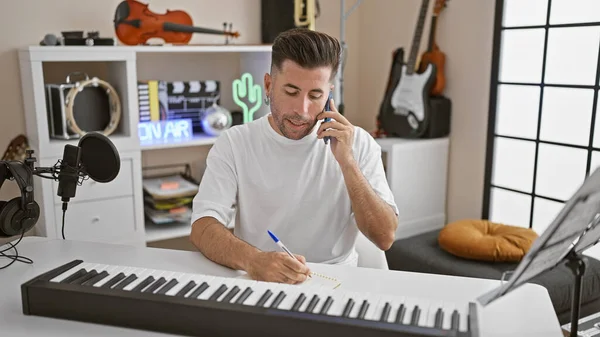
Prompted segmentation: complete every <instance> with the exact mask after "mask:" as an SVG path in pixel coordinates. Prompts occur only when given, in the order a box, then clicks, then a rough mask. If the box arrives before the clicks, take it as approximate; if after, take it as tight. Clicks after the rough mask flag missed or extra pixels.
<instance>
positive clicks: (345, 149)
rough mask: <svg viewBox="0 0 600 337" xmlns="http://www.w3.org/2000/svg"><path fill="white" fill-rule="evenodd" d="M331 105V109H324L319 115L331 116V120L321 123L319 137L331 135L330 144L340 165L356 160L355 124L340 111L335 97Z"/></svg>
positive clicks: (319, 117) (323, 117)
mask: <svg viewBox="0 0 600 337" xmlns="http://www.w3.org/2000/svg"><path fill="white" fill-rule="evenodd" d="M329 105H330V106H331V111H323V112H321V113H320V114H319V115H318V116H317V119H319V120H323V119H325V118H327V117H329V118H331V120H330V121H329V122H323V123H321V126H320V127H319V130H318V131H317V137H318V138H319V139H323V138H325V137H326V136H330V139H329V145H330V146H331V151H332V152H333V155H334V157H335V159H336V160H337V161H338V163H339V164H340V165H346V164H349V163H351V162H352V161H353V160H354V154H353V153H352V143H353V142H354V125H352V124H351V123H350V122H349V121H348V120H347V119H346V117H344V116H343V115H342V114H340V113H339V111H338V110H337V108H336V107H335V105H334V102H333V99H331V102H330V104H329Z"/></svg>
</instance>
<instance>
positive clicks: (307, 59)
mask: <svg viewBox="0 0 600 337" xmlns="http://www.w3.org/2000/svg"><path fill="white" fill-rule="evenodd" d="M272 50H273V52H272V56H271V69H273V67H276V68H277V70H281V65H282V64H283V61H285V60H291V61H293V62H295V63H297V64H298V65H299V66H301V67H303V68H307V69H313V68H317V67H327V66H329V67H331V78H330V80H331V79H332V78H334V77H335V76H336V74H337V71H338V67H339V64H340V60H341V55H342V47H341V44H340V42H339V41H338V40H337V39H336V38H334V37H332V36H330V35H327V34H325V33H322V32H318V31H313V30H310V29H307V28H292V29H289V30H286V31H284V32H282V33H280V34H279V35H278V36H277V37H276V38H275V40H274V41H273V47H272Z"/></svg>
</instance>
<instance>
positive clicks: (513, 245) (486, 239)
mask: <svg viewBox="0 0 600 337" xmlns="http://www.w3.org/2000/svg"><path fill="white" fill-rule="evenodd" d="M537 237H538V235H537V233H536V232H535V231H534V230H532V229H530V228H523V227H518V226H512V225H505V224H500V223H493V222H490V221H488V220H478V219H466V220H460V221H456V222H453V223H450V224H448V225H446V226H445V227H444V228H442V230H441V231H440V233H439V235H438V244H439V245H440V247H441V248H442V249H444V250H445V251H447V252H449V253H450V254H453V255H456V256H460V257H463V258H466V259H472V260H482V261H492V262H518V261H520V260H521V259H522V258H523V256H525V254H527V252H528V251H529V248H531V245H532V244H533V241H535V239H537Z"/></svg>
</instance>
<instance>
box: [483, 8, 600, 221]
mask: <svg viewBox="0 0 600 337" xmlns="http://www.w3.org/2000/svg"><path fill="white" fill-rule="evenodd" d="M599 1H600V0H599ZM547 2H548V8H547V12H546V23H545V24H544V25H534V26H517V27H503V26H502V21H503V13H504V0H496V7H495V15H494V34H493V41H492V43H493V47H492V68H491V83H490V93H489V108H488V109H489V112H488V128H487V140H486V154H485V176H484V191H483V202H482V212H481V213H482V219H487V220H489V216H490V210H491V204H490V202H491V193H492V188H497V189H501V190H505V191H510V192H515V193H519V194H522V195H526V196H529V197H530V198H531V205H530V209H529V224H528V225H529V228H532V227H533V216H534V209H535V200H536V198H541V199H546V200H550V201H555V202H560V203H564V202H565V201H566V200H559V199H555V198H551V197H548V196H542V195H538V194H536V181H537V172H538V154H539V146H540V144H548V145H557V146H564V147H571V148H577V149H584V150H586V151H587V162H586V170H585V177H587V176H588V175H589V174H590V169H591V163H592V153H593V151H600V148H594V147H593V144H594V132H595V130H594V127H595V125H596V111H597V104H598V91H599V90H600V85H599V83H600V48H599V51H598V59H597V64H596V77H595V79H596V80H595V82H594V84H593V85H572V84H546V83H544V80H545V73H546V56H547V50H548V31H549V29H550V28H567V27H588V26H600V22H581V23H569V24H553V25H551V24H550V13H551V10H552V0H547ZM539 28H543V29H544V47H543V56H542V74H541V81H540V82H541V83H520V82H500V81H499V80H498V78H499V71H500V59H501V55H502V54H501V52H502V49H501V47H502V46H501V40H502V32H503V31H504V30H525V29H539ZM502 84H508V85H521V86H537V87H540V89H541V90H540V99H539V103H538V120H537V130H536V137H535V139H534V140H532V139H528V138H521V137H513V136H506V135H497V134H496V132H495V130H496V108H497V96H498V87H499V85H502ZM544 87H559V88H583V89H593V91H594V95H593V97H594V98H593V103H592V116H591V122H590V135H589V140H588V145H587V146H581V145H575V144H568V143H560V142H551V141H543V140H540V129H541V124H542V123H541V121H542V108H543V107H542V102H543V99H544ZM497 138H505V139H514V140H520V141H526V142H534V143H535V155H534V156H535V157H534V162H533V165H534V167H533V181H532V189H531V192H524V191H519V190H515V189H512V188H507V187H502V186H496V185H493V184H492V177H493V168H494V145H495V140H496V139H497ZM585 177H583V178H584V179H585ZM582 181H583V180H582Z"/></svg>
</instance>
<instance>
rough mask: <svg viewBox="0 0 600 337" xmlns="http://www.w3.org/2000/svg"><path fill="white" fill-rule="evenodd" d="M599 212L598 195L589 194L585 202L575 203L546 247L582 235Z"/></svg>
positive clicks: (599, 201)
mask: <svg viewBox="0 0 600 337" xmlns="http://www.w3.org/2000/svg"><path fill="white" fill-rule="evenodd" d="M599 210H600V193H594V194H591V195H589V196H588V198H587V200H586V201H582V202H579V203H577V204H576V205H575V206H574V207H573V209H572V210H571V211H570V212H569V214H568V215H567V216H566V218H565V219H564V221H563V222H562V224H561V225H560V227H558V229H557V231H556V232H555V233H554V235H553V236H552V237H551V238H550V241H549V242H548V245H552V244H554V243H556V242H561V241H562V240H565V239H567V238H570V237H572V236H573V235H578V234H580V233H582V232H583V231H584V230H585V229H586V228H587V227H588V226H589V224H590V223H591V222H592V221H594V219H595V218H596V215H597V214H598V211H599Z"/></svg>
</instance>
